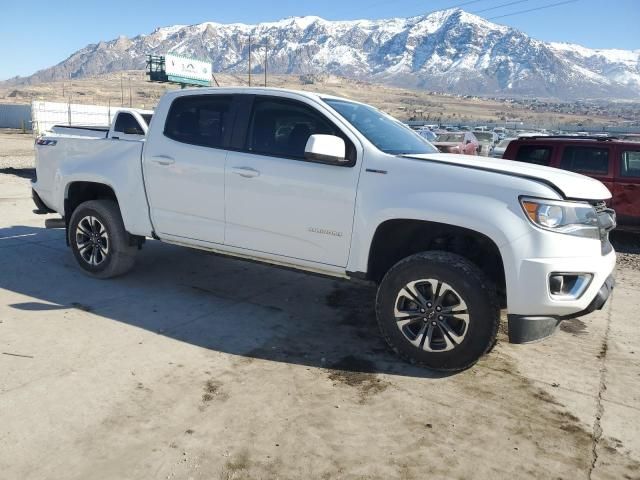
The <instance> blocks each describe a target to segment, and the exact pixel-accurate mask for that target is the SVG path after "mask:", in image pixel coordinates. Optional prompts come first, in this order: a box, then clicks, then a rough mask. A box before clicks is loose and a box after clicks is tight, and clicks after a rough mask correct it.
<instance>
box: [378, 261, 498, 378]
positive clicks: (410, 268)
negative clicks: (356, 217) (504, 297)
mask: <svg viewBox="0 0 640 480" xmlns="http://www.w3.org/2000/svg"><path fill="white" fill-rule="evenodd" d="M376 316H377V319H378V325H379V327H380V330H381V332H382V335H383V336H384V338H385V340H386V341H387V342H388V343H389V345H390V346H391V348H393V349H394V350H395V351H396V352H397V353H398V355H400V357H402V358H404V359H405V360H407V361H409V362H411V363H414V364H417V365H421V366H424V367H428V368H431V369H434V370H443V371H458V370H464V369H465V368H468V367H470V366H472V365H473V364H474V363H476V362H477V361H478V359H479V358H480V357H482V355H484V354H485V353H486V352H488V351H489V350H490V349H491V347H492V346H493V345H494V343H495V339H496V335H497V332H498V325H499V322H500V308H499V306H498V296H497V294H496V289H495V286H494V285H493V284H492V283H491V282H490V281H489V279H488V278H487V277H486V276H485V275H484V274H483V273H482V271H480V269H479V268H478V267H477V266H476V265H474V264H473V263H471V262H470V261H469V260H467V259H466V258H464V257H461V256H459V255H456V254H453V253H449V252H441V251H433V252H423V253H418V254H415V255H412V256H410V257H407V258H405V259H404V260H401V261H400V262H398V263H397V264H396V265H394V266H393V267H392V268H391V269H390V270H389V271H388V272H387V274H386V275H385V277H384V279H383V280H382V283H381V284H380V287H379V288H378V295H377V298H376Z"/></svg>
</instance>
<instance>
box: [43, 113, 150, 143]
mask: <svg viewBox="0 0 640 480" xmlns="http://www.w3.org/2000/svg"><path fill="white" fill-rule="evenodd" d="M152 116H153V111H152V110H140V109H135V108H121V109H119V110H118V111H117V112H116V113H115V115H114V117H113V121H112V122H111V125H104V126H96V125H54V126H53V127H51V129H50V130H49V131H48V132H46V135H47V136H50V137H51V136H62V137H75V138H84V139H92V138H93V139H95V138H116V139H118V138H120V139H128V140H140V139H142V138H144V136H145V134H146V133H147V129H148V127H149V123H151V117H152Z"/></svg>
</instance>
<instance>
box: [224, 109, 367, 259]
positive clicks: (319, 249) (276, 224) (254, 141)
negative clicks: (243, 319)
mask: <svg viewBox="0 0 640 480" xmlns="http://www.w3.org/2000/svg"><path fill="white" fill-rule="evenodd" d="M246 122H247V123H248V126H247V128H246V132H247V138H246V142H245V143H244V150H245V151H244V152H229V156H228V158H227V169H226V193H225V203H226V218H227V229H226V235H225V243H226V244H228V245H231V246H234V247H240V248H245V249H249V250H252V251H256V252H264V253H269V254H275V255H282V256H286V257H292V258H298V259H302V260H307V261H312V262H317V263H323V264H328V265H334V266H340V267H343V266H345V265H346V264H347V259H348V256H349V245H350V242H351V231H352V226H353V215H354V209H355V200H356V187H357V183H358V175H359V166H360V164H359V163H358V164H357V165H355V166H354V163H356V162H355V161H356V158H355V157H356V155H357V153H356V150H355V147H354V144H353V143H352V142H350V140H349V139H348V138H346V137H343V139H345V141H346V144H347V152H350V153H349V154H348V157H349V158H351V159H352V162H351V164H350V166H345V165H335V164H322V163H314V162H310V161H306V160H304V147H305V145H306V142H307V139H308V137H309V136H310V135H312V134H332V135H338V136H343V134H342V132H340V130H339V129H338V128H337V127H336V126H335V125H334V124H333V123H332V122H331V121H330V120H328V119H327V118H325V117H324V116H323V115H321V114H320V113H319V112H318V111H317V110H315V109H314V108H312V107H311V106H309V105H307V104H304V103H302V102H297V101H292V100H289V99H284V98H278V97H257V98H256V99H255V101H254V105H253V112H252V114H251V115H250V117H249V118H248V120H246Z"/></svg>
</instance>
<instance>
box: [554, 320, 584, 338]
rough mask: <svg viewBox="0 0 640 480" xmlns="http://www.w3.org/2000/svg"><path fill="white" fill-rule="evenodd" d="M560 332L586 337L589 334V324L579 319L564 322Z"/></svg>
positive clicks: (561, 324) (561, 323)
mask: <svg viewBox="0 0 640 480" xmlns="http://www.w3.org/2000/svg"><path fill="white" fill-rule="evenodd" d="M560 330H562V331H563V332H566V333H570V334H572V335H586V334H587V333H588V331H587V324H586V323H584V322H583V321H582V320H580V319H578V318H574V319H572V320H563V321H562V322H560Z"/></svg>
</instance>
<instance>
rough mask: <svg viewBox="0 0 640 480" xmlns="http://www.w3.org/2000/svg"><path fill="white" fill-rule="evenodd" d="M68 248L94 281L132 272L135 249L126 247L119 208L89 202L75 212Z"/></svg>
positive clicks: (102, 201)
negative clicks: (94, 278)
mask: <svg viewBox="0 0 640 480" xmlns="http://www.w3.org/2000/svg"><path fill="white" fill-rule="evenodd" d="M68 235H69V244H70V245H71V249H72V250H73V255H74V256H75V257H76V260H77V262H78V264H79V265H80V267H81V268H82V269H83V270H84V271H85V272H86V273H88V274H89V275H91V276H92V277H96V278H111V277H116V276H118V275H122V274H123V273H126V272H127V271H129V270H131V268H132V267H133V264H134V262H135V255H136V252H137V247H136V246H132V245H130V244H129V243H130V242H129V235H128V233H127V232H126V230H125V228H124V224H123V222H122V216H121V215H120V209H119V208H118V204H117V203H116V202H114V201H113V200H90V201H87V202H84V203H82V204H80V205H78V207H77V208H76V209H75V210H74V212H73V214H72V215H71V221H70V222H69V231H68Z"/></svg>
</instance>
